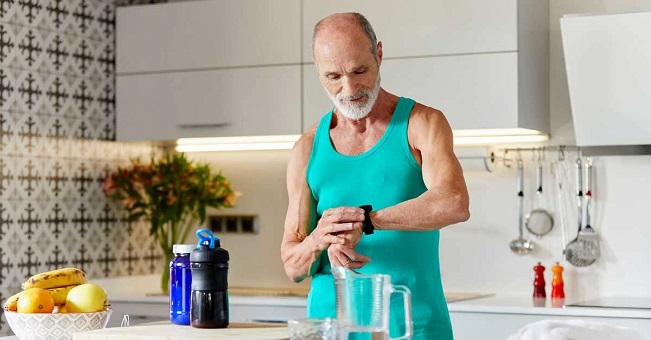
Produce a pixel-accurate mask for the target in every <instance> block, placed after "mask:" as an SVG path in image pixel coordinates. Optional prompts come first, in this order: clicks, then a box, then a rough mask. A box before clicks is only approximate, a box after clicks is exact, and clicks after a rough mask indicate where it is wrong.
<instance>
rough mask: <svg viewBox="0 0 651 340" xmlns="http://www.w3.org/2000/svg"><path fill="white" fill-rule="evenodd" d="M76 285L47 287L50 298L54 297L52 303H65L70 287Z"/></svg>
mask: <svg viewBox="0 0 651 340" xmlns="http://www.w3.org/2000/svg"><path fill="white" fill-rule="evenodd" d="M77 286H78V285H71V286H65V287H58V288H49V289H48V291H49V292H50V294H52V298H53V299H54V305H55V306H60V305H63V304H65V303H66V297H67V296H68V292H69V291H70V290H71V289H72V288H75V287H77Z"/></svg>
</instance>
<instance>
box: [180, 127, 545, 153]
mask: <svg viewBox="0 0 651 340" xmlns="http://www.w3.org/2000/svg"><path fill="white" fill-rule="evenodd" d="M492 132H493V133H495V132H502V134H492V135H491V134H487V133H486V131H483V130H458V131H454V132H453V134H454V145H455V146H464V145H491V144H509V143H539V142H544V141H546V140H548V139H549V136H548V135H546V134H541V133H540V132H537V131H534V130H527V129H505V130H493V131H492ZM299 137H300V135H282V136H248V137H214V138H182V139H179V140H178V141H177V146H176V151H178V152H209V151H253V150H289V149H291V148H292V147H293V146H294V143H295V142H296V141H297V140H298V138H299Z"/></svg>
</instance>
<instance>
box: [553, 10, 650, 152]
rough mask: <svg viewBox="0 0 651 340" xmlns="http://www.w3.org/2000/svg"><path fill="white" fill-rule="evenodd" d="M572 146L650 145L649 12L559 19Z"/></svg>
mask: <svg viewBox="0 0 651 340" xmlns="http://www.w3.org/2000/svg"><path fill="white" fill-rule="evenodd" d="M561 30H562V34H563V50H564V52H565V67H566V70H567V82H568V86H569V91H570V103H571V105H572V118H573V120H574V131H575V132H576V142H577V144H578V145H581V146H601V145H648V144H651V134H650V133H649V126H651V114H650V113H651V96H649V88H651V62H650V61H651V35H649V32H651V12H643V13H625V14H600V15H586V16H570V17H564V18H562V19H561Z"/></svg>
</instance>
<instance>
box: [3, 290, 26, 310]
mask: <svg viewBox="0 0 651 340" xmlns="http://www.w3.org/2000/svg"><path fill="white" fill-rule="evenodd" d="M21 295H23V292H18V293H16V294H14V295H12V296H10V297H9V298H8V299H7V301H5V306H4V308H5V310H8V311H12V312H16V311H18V299H20V296H21Z"/></svg>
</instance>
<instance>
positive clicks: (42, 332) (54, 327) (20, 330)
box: [4, 308, 113, 340]
mask: <svg viewBox="0 0 651 340" xmlns="http://www.w3.org/2000/svg"><path fill="white" fill-rule="evenodd" d="M112 312H113V310H111V309H110V308H109V309H107V310H105V311H101V312H95V313H64V314H25V313H16V312H9V311H5V312H4V314H5V318H6V319H7V323H9V327H11V330H12V331H13V332H14V334H16V336H17V337H18V339H20V340H72V334H73V333H77V332H84V331H91V330H94V329H100V328H104V327H106V324H107V323H108V321H109V318H110V317H111V313H112Z"/></svg>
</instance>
